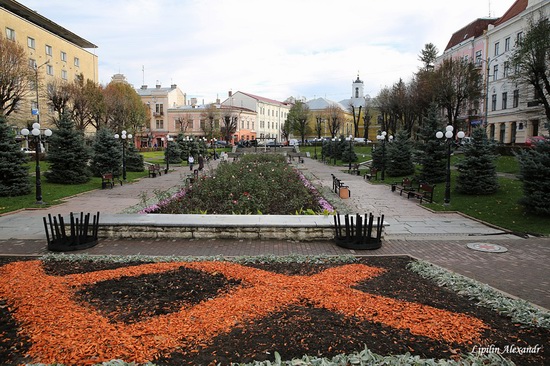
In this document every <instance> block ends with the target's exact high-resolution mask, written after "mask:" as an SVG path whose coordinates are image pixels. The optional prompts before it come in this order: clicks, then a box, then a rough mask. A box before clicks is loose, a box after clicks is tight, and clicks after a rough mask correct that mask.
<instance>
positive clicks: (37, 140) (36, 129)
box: [21, 99, 52, 205]
mask: <svg viewBox="0 0 550 366" xmlns="http://www.w3.org/2000/svg"><path fill="white" fill-rule="evenodd" d="M37 101H38V99H37ZM37 116H38V114H37ZM21 134H22V135H23V136H25V138H27V137H28V136H29V134H32V137H33V138H34V144H35V146H36V147H35V151H34V157H35V161H36V170H35V175H36V180H35V181H36V183H35V185H36V204H38V205H41V204H44V202H43V201H42V181H41V180H40V154H41V153H42V138H43V137H44V138H46V137H50V136H51V135H52V130H50V129H49V128H48V129H46V130H45V131H44V133H43V134H42V132H41V131H40V123H38V122H36V123H33V125H32V131H29V130H28V129H27V128H24V129H22V130H21Z"/></svg>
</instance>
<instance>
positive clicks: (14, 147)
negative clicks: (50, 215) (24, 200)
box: [0, 116, 32, 197]
mask: <svg viewBox="0 0 550 366" xmlns="http://www.w3.org/2000/svg"><path fill="white" fill-rule="evenodd" d="M26 160H27V156H26V155H25V154H24V153H23V152H22V151H21V147H20V146H19V144H18V143H17V142H16V141H15V135H14V134H13V132H11V131H10V128H9V127H8V125H7V124H6V120H5V117H4V116H0V196H1V197H14V196H22V195H25V194H29V193H31V191H32V186H31V183H30V180H29V171H28V169H27V166H26V165H25V162H26Z"/></svg>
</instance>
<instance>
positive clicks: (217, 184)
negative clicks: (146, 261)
mask: <svg viewBox="0 0 550 366" xmlns="http://www.w3.org/2000/svg"><path fill="white" fill-rule="evenodd" d="M332 211H334V209H333V207H332V206H331V205H330V203H328V202H327V201H326V200H325V199H324V198H323V197H321V195H320V194H319V192H318V191H317V190H316V189H315V187H313V185H312V184H311V183H310V182H309V181H308V180H307V179H306V178H305V177H304V176H303V174H302V173H300V172H299V171H297V170H296V169H294V168H292V167H291V166H289V165H288V164H286V162H285V159H284V157H283V156H280V155H246V156H244V157H242V158H241V159H240V161H238V162H235V163H232V164H221V165H220V166H219V167H218V168H217V169H216V171H215V172H214V174H213V175H211V176H204V177H201V178H200V179H199V180H198V181H196V182H195V183H194V184H192V185H191V186H190V187H189V188H185V189H183V190H181V191H179V192H177V193H176V194H174V195H173V196H172V197H170V198H168V199H164V200H162V201H161V202H159V203H157V204H155V205H152V206H150V207H147V208H145V209H143V210H141V211H140V213H167V214H235V215H250V214H269V215H294V214H326V213H329V212H332Z"/></svg>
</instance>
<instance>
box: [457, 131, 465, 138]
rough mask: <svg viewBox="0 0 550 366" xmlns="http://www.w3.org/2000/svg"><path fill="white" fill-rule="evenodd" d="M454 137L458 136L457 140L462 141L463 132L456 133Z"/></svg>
mask: <svg viewBox="0 0 550 366" xmlns="http://www.w3.org/2000/svg"><path fill="white" fill-rule="evenodd" d="M456 135H457V136H458V138H459V139H463V138H464V136H465V134H464V131H458V133H457V134H456Z"/></svg>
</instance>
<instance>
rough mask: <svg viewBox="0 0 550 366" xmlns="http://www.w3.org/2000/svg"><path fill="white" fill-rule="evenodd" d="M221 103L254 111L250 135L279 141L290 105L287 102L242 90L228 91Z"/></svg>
mask: <svg viewBox="0 0 550 366" xmlns="http://www.w3.org/2000/svg"><path fill="white" fill-rule="evenodd" d="M222 105H224V106H229V107H230V108H232V107H240V108H246V109H248V110H251V111H254V112H256V121H255V123H254V124H253V126H254V130H251V131H250V135H255V136H256V138H260V139H263V138H267V139H276V140H277V141H281V130H282V127H283V126H284V123H285V121H286V119H287V116H288V112H289V111H290V108H291V107H292V105H291V104H289V103H284V102H279V101H276V100H273V99H269V98H264V97H260V96H257V95H252V94H248V93H244V92H240V91H238V92H236V93H232V92H229V96H228V98H227V99H226V100H224V101H223V102H222Z"/></svg>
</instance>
